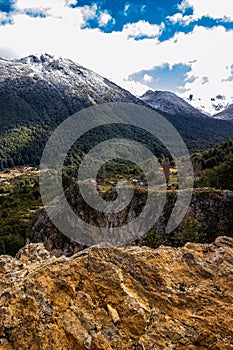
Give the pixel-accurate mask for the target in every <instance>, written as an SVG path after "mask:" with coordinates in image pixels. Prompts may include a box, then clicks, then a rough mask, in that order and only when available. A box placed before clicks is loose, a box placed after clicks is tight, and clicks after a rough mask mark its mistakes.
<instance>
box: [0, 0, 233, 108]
mask: <svg viewBox="0 0 233 350" xmlns="http://www.w3.org/2000/svg"><path fill="white" fill-rule="evenodd" d="M232 44H233V6H232V0H221V1H219V0H217V1H216V0H137V1H136V0H130V1H122V0H99V1H98V0H93V1H92V0H0V57H6V58H20V57H24V56H27V55H30V54H40V53H45V52H46V53H49V54H53V55H56V56H62V57H66V58H70V59H72V60H74V61H75V62H77V63H79V64H81V65H83V66H85V67H86V68H89V69H91V70H93V71H95V72H97V73H99V74H101V75H103V76H104V77H106V78H109V79H110V80H112V81H114V82H115V83H117V84H119V85H120V86H123V87H124V88H126V89H128V90H130V91H131V92H133V93H135V94H137V95H141V94H143V93H144V92H145V91H146V90H148V89H152V90H168V91H172V92H175V93H177V94H178V95H179V96H181V97H183V98H188V96H190V94H192V95H193V96H194V100H196V101H197V103H201V104H203V105H205V107H206V108H207V109H208V106H207V105H208V103H210V101H213V99H215V98H216V96H219V95H221V96H224V98H225V99H226V100H229V101H230V100H231V99H233V50H232V46H233V45H232ZM198 101H201V102H198Z"/></svg>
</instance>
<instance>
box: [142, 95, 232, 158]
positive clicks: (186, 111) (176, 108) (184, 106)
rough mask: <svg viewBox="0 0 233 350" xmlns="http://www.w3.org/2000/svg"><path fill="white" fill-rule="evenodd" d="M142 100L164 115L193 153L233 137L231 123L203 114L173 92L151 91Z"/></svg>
mask: <svg viewBox="0 0 233 350" xmlns="http://www.w3.org/2000/svg"><path fill="white" fill-rule="evenodd" d="M141 100H142V101H143V102H145V103H147V104H148V105H150V106H151V107H153V108H154V109H155V110H156V111H157V112H159V113H161V114H162V115H164V116H165V117H166V118H167V119H168V120H169V121H170V122H171V123H172V124H173V125H174V126H175V127H176V128H177V130H179V132H180V134H181V136H182V137H183V139H184V141H185V142H186V144H187V145H188V147H189V149H190V150H192V151H194V150H198V149H205V148H208V147H212V146H214V145H216V144H217V143H219V142H222V141H225V140H226V139H227V137H230V136H233V133H232V130H233V129H232V125H230V123H229V122H226V121H222V120H216V119H215V118H212V117H209V116H207V115H205V114H203V113H202V112H200V111H199V110H198V109H196V108H194V107H192V106H191V105H190V104H189V103H187V102H186V101H184V100H183V99H181V98H180V97H178V96H176V95H175V94H174V93H172V92H168V91H151V90H149V91H147V92H146V93H145V94H144V95H143V96H142V97H141Z"/></svg>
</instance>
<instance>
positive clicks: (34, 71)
mask: <svg viewBox="0 0 233 350" xmlns="http://www.w3.org/2000/svg"><path fill="white" fill-rule="evenodd" d="M3 89H7V90H8V92H9V91H10V90H11V91H14V94H16V95H18V96H19V95H21V93H23V94H24V96H26V94H28V93H29V92H31V93H32V92H34V93H35V96H36V91H38V92H40V94H41V91H42V90H49V91H50V97H51V95H52V94H54V95H56V96H57V98H58V100H61V99H64V98H68V100H72V98H73V97H75V98H76V99H77V98H79V99H80V101H85V104H86V105H87V104H88V103H89V104H94V103H98V102H101V101H102V102H104V100H106V98H107V99H108V100H109V99H110V100H113V101H116V100H127V101H128V100H132V101H134V100H135V97H134V96H133V95H131V94H130V93H129V92H128V91H126V90H124V89H122V88H120V87H119V86H117V85H115V84H114V83H112V82H110V81H109V80H107V79H105V78H103V77H101V76H100V75H98V74H96V73H94V72H92V71H90V70H88V69H86V68H84V67H82V66H80V65H78V64H76V63H74V62H72V61H71V60H69V59H63V58H55V57H54V56H51V55H48V54H44V55H40V56H39V55H38V56H35V55H31V56H28V57H25V58H22V59H18V60H8V59H0V91H1V92H2V91H3ZM52 91H53V93H52V94H51V92H52ZM44 92H45V91H44Z"/></svg>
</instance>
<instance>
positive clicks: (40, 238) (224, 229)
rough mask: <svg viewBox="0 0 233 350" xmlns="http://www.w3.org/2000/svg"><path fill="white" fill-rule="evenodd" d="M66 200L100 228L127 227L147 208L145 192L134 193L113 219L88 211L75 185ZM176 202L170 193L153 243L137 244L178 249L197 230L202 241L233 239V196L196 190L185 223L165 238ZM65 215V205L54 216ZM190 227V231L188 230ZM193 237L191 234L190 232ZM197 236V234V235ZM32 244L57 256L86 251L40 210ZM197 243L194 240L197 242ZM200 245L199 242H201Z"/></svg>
mask: <svg viewBox="0 0 233 350" xmlns="http://www.w3.org/2000/svg"><path fill="white" fill-rule="evenodd" d="M66 197H67V199H68V201H69V203H70V205H71V207H72V208H73V209H74V211H75V213H76V214H77V215H78V216H79V217H80V218H81V219H82V220H83V221H85V222H87V223H90V224H92V225H96V226H97V227H119V226H122V225H125V224H127V223H128V222H130V221H131V220H133V219H134V218H135V216H138V215H139V214H140V212H141V211H142V209H143V208H144V206H145V203H146V199H147V194H146V191H144V189H142V190H137V191H135V195H134V198H133V200H132V201H131V203H130V205H129V206H127V207H126V208H125V209H124V210H122V211H121V212H119V214H117V215H114V216H113V217H111V216H109V215H102V213H100V212H96V211H95V210H94V209H92V208H91V207H89V206H88V205H87V204H86V203H85V202H84V200H82V196H81V195H80V192H79V188H78V184H77V182H76V181H73V182H72V184H71V186H70V187H69V189H68V190H67V192H66ZM175 201H176V192H175V191H169V192H168V193H167V201H166V203H165V206H164V210H163V213H162V215H161V216H160V218H159V220H158V221H157V222H156V224H155V225H154V227H153V228H152V232H154V233H155V234H156V236H157V237H154V236H153V234H152V237H151V236H150V241H148V240H147V238H146V237H144V238H143V239H142V241H140V242H136V244H138V245H141V244H143V245H144V244H145V245H149V246H152V247H155V244H154V241H155V240H156V239H157V240H159V242H160V243H161V242H162V243H166V245H172V246H179V245H183V242H182V240H181V239H180V236H181V235H182V234H183V233H185V235H186V236H188V234H189V233H186V232H185V231H190V227H191V228H192V229H191V231H195V228H194V226H195V225H196V226H197V230H198V232H197V234H200V235H201V236H202V237H203V241H205V242H208V243H212V242H213V241H214V240H215V239H216V238H217V236H231V237H233V192H232V191H227V190H226V191H222V190H210V189H205V188H202V189H194V191H193V196H192V200H191V203H190V207H189V210H188V212H187V215H186V216H185V218H184V220H183V222H182V223H181V224H180V225H179V227H177V229H176V230H174V231H173V232H172V233H171V234H170V235H169V236H168V235H166V226H167V222H168V220H169V218H170V216H171V213H172V210H173V208H174V204H175ZM62 215H63V205H62V203H61V204H60V206H58V208H57V210H56V211H54V216H57V217H59V216H61V217H62ZM189 226H190V227H189ZM191 233H192V232H191ZM194 234H196V232H194ZM187 238H188V239H187V240H186V242H187V241H190V240H193V237H187ZM30 240H31V242H34V243H38V242H43V243H44V245H45V247H46V249H47V250H49V251H50V252H51V253H52V254H54V255H56V256H60V255H63V254H64V255H66V256H71V255H72V254H75V253H77V252H78V251H79V250H81V249H83V248H85V247H83V246H82V245H80V244H78V243H76V242H75V241H72V240H71V239H69V238H67V237H66V236H64V235H62V234H61V233H60V232H59V231H58V230H57V228H56V227H55V226H54V225H53V224H52V222H51V221H50V219H49V218H48V216H47V213H46V211H45V210H41V211H40V212H39V213H38V215H37V216H36V218H35V220H34V222H33V225H32V229H31V234H30ZM194 241H195V240H194ZM198 241H200V240H198ZM132 244H134V243H133V242H132V243H131V245H132Z"/></svg>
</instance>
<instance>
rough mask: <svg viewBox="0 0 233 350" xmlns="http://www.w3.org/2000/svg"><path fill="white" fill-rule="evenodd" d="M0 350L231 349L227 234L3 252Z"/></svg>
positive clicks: (232, 294)
mask: <svg viewBox="0 0 233 350" xmlns="http://www.w3.org/2000/svg"><path fill="white" fill-rule="evenodd" d="M0 349H1V350H2V349H6V350H7V349H15V350H21V349H22V350H29V349H30V350H39V349H46V350H47V349H48V350H53V349H54V350H55V349H56V350H85V349H91V350H92V349H93V350H94V349H96V350H98V349H104V350H111V349H117V350H118V349H119V350H128V349H132V350H133V349H142V350H149V349H154V350H157V349H158V350H160V349H177V350H188V349H190V350H191V349H193V350H194V349H200V350H202V349H211V350H218V349H224V350H230V349H233V239H231V238H227V237H219V238H217V240H216V241H215V243H213V244H211V245H201V244H192V243H188V244H186V246H184V247H183V248H180V249H175V248H170V247H164V246H161V247H160V248H158V249H156V250H153V249H150V248H146V247H127V248H113V247H110V246H102V245H100V246H96V247H92V248H89V249H86V250H84V251H82V252H80V253H78V254H76V255H74V256H72V257H71V258H66V257H60V258H55V257H52V256H50V254H49V253H48V252H47V251H46V250H45V249H44V247H43V245H42V244H29V245H28V246H26V247H25V248H23V249H22V250H21V251H20V253H18V256H17V258H11V257H7V256H1V257H0Z"/></svg>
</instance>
